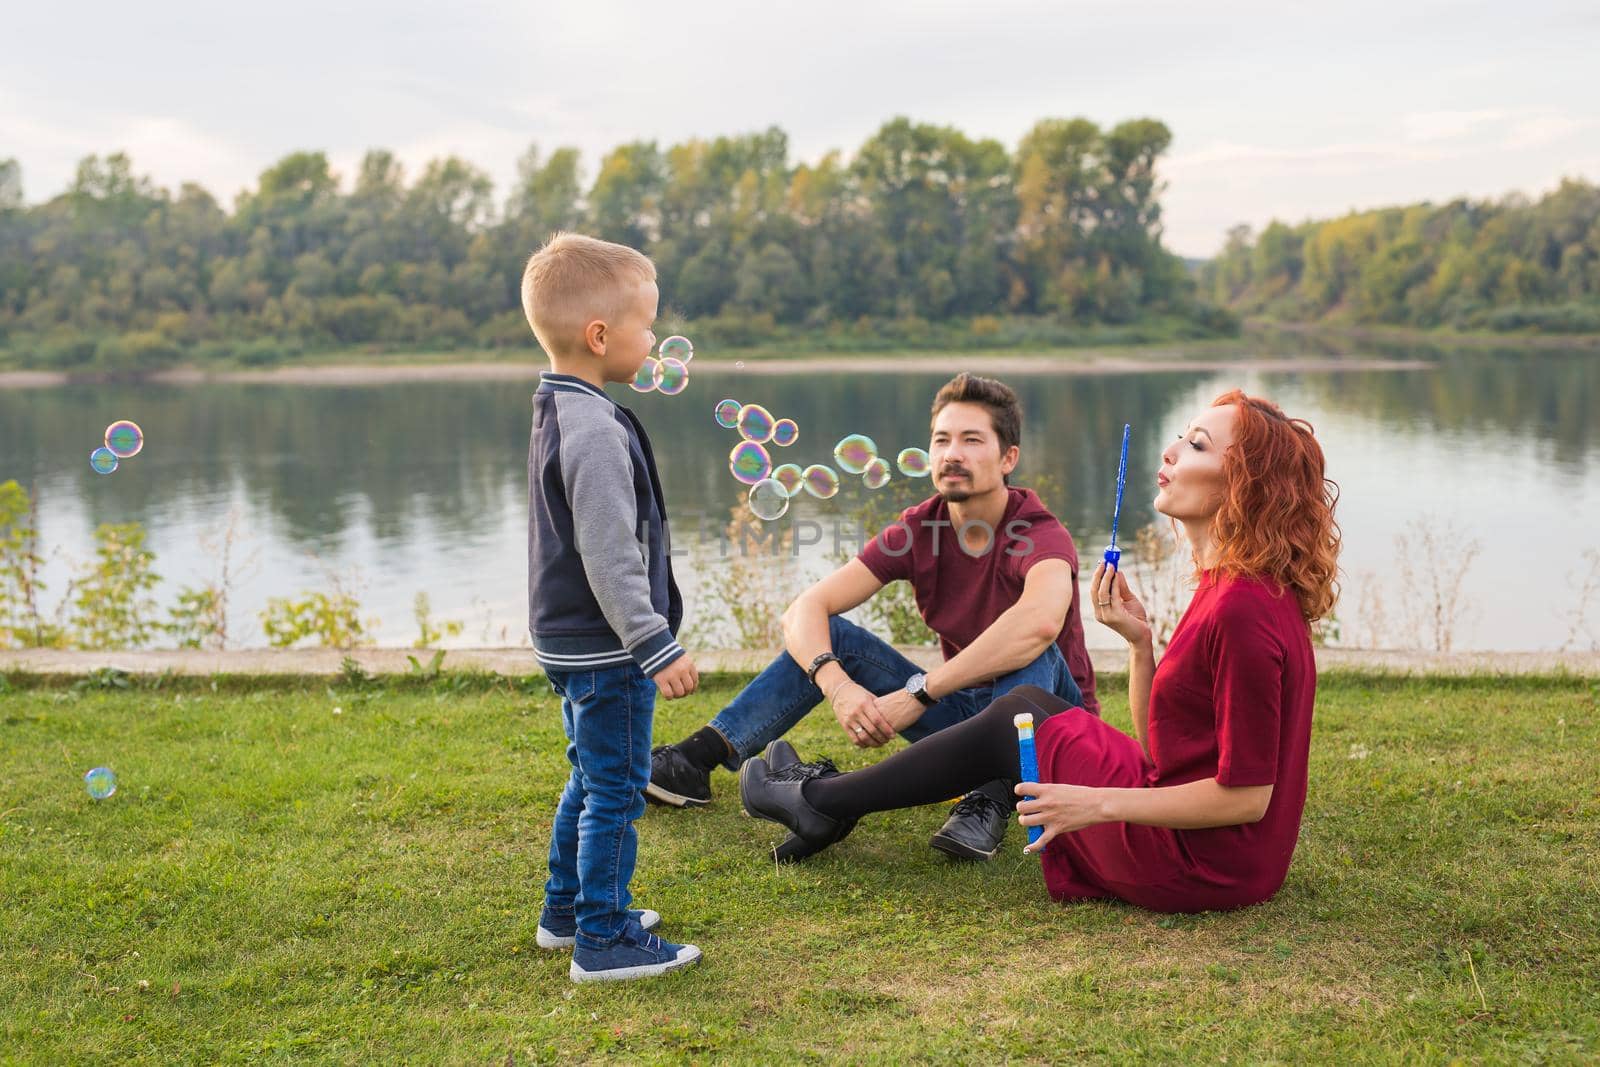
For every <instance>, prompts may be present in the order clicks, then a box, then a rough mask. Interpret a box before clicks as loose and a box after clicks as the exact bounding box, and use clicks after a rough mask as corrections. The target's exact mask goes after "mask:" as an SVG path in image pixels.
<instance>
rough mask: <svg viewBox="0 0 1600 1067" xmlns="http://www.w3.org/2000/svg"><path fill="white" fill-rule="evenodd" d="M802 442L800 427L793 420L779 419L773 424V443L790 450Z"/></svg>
mask: <svg viewBox="0 0 1600 1067" xmlns="http://www.w3.org/2000/svg"><path fill="white" fill-rule="evenodd" d="M798 440H800V426H799V424H797V423H796V422H795V421H794V420H793V419H779V420H778V421H777V422H775V423H773V424H772V443H773V444H775V445H777V446H778V447H779V448H788V447H789V446H790V445H792V444H794V443H795V442H796V441H798Z"/></svg>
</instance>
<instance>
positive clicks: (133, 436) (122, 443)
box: [106, 419, 144, 459]
mask: <svg viewBox="0 0 1600 1067" xmlns="http://www.w3.org/2000/svg"><path fill="white" fill-rule="evenodd" d="M106 447H107V448H109V449H111V451H112V452H114V453H115V454H116V457H117V458H118V459H132V458H133V457H134V456H137V455H138V454H139V453H140V451H142V450H143V449H144V431H143V430H141V429H139V424H138V423H136V422H129V421H128V420H127V419H118V420H117V421H116V422H113V423H112V424H111V425H110V426H107V427H106Z"/></svg>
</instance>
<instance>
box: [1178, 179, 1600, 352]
mask: <svg viewBox="0 0 1600 1067" xmlns="http://www.w3.org/2000/svg"><path fill="white" fill-rule="evenodd" d="M1200 289H1201V294H1202V295H1203V296H1205V297H1207V298H1209V299H1211V300H1213V301H1215V302H1216V303H1217V304H1218V305H1221V306H1223V307H1226V308H1228V309H1230V310H1232V311H1234V312H1236V313H1239V314H1242V315H1251V316H1260V317H1262V318H1266V319H1270V320H1280V321H1286V322H1297V323H1313V322H1314V323H1323V324H1326V325H1333V326H1338V325H1343V326H1371V325H1385V326H1407V327H1420V328H1423V329H1435V328H1439V329H1446V330H1455V331H1476V332H1491V333H1519V332H1520V333H1540V334H1562V335H1570V334H1600V186H1596V185H1594V184H1592V183H1589V182H1585V181H1579V180H1569V181H1564V182H1562V183H1561V185H1560V187H1559V188H1557V189H1555V190H1554V191H1553V192H1550V193H1549V194H1547V195H1545V196H1543V197H1540V198H1539V199H1537V200H1530V199H1528V198H1527V197H1524V196H1520V195H1514V196H1508V197H1505V198H1503V199H1501V200H1498V201H1468V200H1454V201H1451V202H1450V203H1447V204H1442V205H1439V204H1429V203H1423V204H1413V205H1410V206H1408V207H1395V208H1385V209H1383V210H1379V211H1362V212H1353V213H1351V214H1349V215H1346V216H1344V217H1343V218H1338V219H1325V220H1318V221H1309V222H1302V223H1299V224H1297V225H1295V224H1289V223H1285V222H1279V221H1274V222H1272V223H1271V224H1269V225H1268V226H1267V227H1266V228H1265V229H1263V230H1262V231H1261V232H1260V233H1259V234H1257V233H1254V232H1253V231H1252V230H1251V229H1250V228H1249V227H1247V226H1240V227H1236V228H1235V229H1234V230H1233V231H1231V232H1230V234H1229V236H1228V242H1227V245H1226V247H1225V248H1224V249H1223V250H1222V252H1221V254H1219V255H1218V256H1217V257H1216V258H1215V259H1213V260H1211V261H1210V262H1209V263H1207V264H1206V265H1205V266H1204V267H1203V268H1202V269H1201V271H1200Z"/></svg>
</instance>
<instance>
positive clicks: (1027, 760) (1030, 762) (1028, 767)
mask: <svg viewBox="0 0 1600 1067" xmlns="http://www.w3.org/2000/svg"><path fill="white" fill-rule="evenodd" d="M1011 722H1012V723H1013V725H1015V726H1016V728H1017V752H1018V754H1019V755H1020V756H1021V757H1022V759H1021V763H1022V780H1023V781H1024V782H1037V781H1038V780H1039V757H1038V756H1037V755H1035V754H1034V750H1033V716H1032V715H1030V714H1028V713H1027V712H1025V711H1024V712H1023V713H1022V714H1020V715H1017V716H1015V717H1014V718H1013V719H1012V720H1011ZM1022 799H1023V800H1032V799H1033V798H1032V797H1030V796H1024V797H1023V798H1022ZM1043 835H1044V827H1042V826H1030V827H1028V844H1030V845H1031V844H1033V843H1034V842H1035V841H1037V840H1039V838H1040V837H1042V836H1043Z"/></svg>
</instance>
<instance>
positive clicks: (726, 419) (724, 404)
mask: <svg viewBox="0 0 1600 1067" xmlns="http://www.w3.org/2000/svg"><path fill="white" fill-rule="evenodd" d="M742 406H743V405H741V404H740V403H739V402H738V401H737V400H734V399H732V398H729V399H727V400H722V401H718V403H717V425H718V426H721V427H722V428H723V429H724V430H731V429H733V428H734V427H735V426H737V425H739V409H740V407H742Z"/></svg>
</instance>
